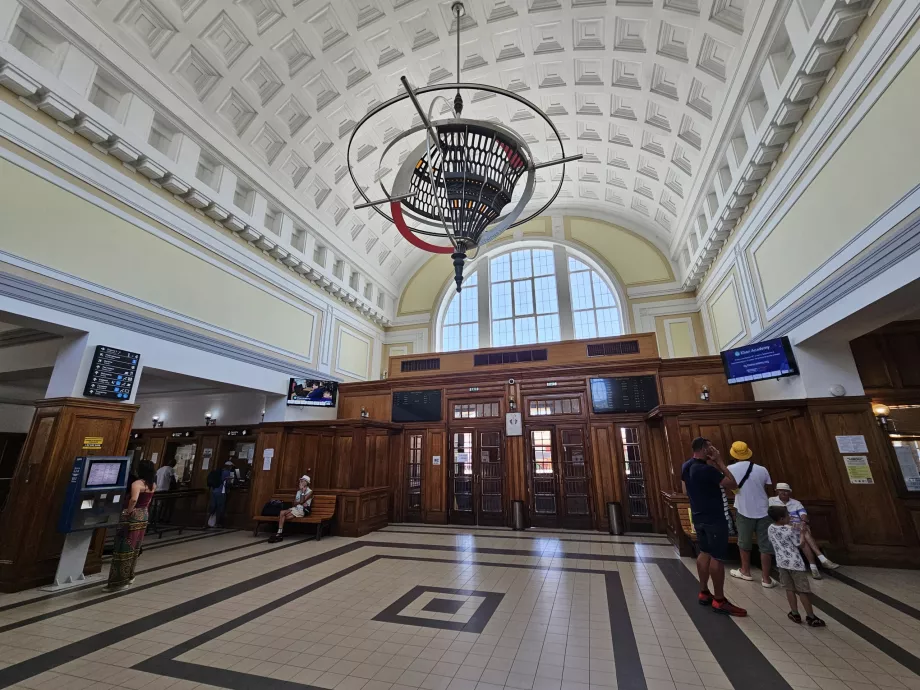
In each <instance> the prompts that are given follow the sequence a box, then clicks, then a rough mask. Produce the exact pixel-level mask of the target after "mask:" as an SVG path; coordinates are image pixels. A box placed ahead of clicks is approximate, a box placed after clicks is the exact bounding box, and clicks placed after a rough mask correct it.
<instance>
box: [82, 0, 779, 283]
mask: <svg viewBox="0 0 920 690" xmlns="http://www.w3.org/2000/svg"><path fill="white" fill-rule="evenodd" d="M70 1H71V4H72V5H74V6H75V7H78V8H79V9H80V10H81V11H82V12H83V13H84V14H85V15H86V16H87V17H89V18H90V19H92V20H93V21H94V22H95V23H96V24H97V25H98V26H99V27H101V28H102V29H103V31H104V32H105V34H106V35H107V36H108V38H109V39H110V40H112V41H114V42H115V43H117V44H118V45H120V46H122V47H123V48H125V49H127V50H128V51H129V52H130V53H131V54H132V55H134V56H135V58H136V59H137V60H138V61H139V62H140V63H141V64H143V65H144V66H145V67H146V69H148V70H149V71H150V73H151V76H152V77H154V78H156V79H157V80H158V81H160V82H161V83H164V84H166V85H168V87H169V88H170V89H171V90H172V92H173V93H174V94H176V96H177V97H178V98H180V99H181V100H182V101H184V102H185V103H186V104H187V105H188V106H189V107H191V108H192V109H193V110H194V111H196V112H197V113H198V114H199V115H201V116H202V117H203V118H204V120H205V121H206V122H208V123H209V126H213V127H216V128H217V129H218V130H219V131H220V133H221V134H222V135H223V137H224V139H225V140H226V141H227V142H230V143H229V144H228V145H232V146H233V147H235V148H237V149H239V150H242V151H244V152H245V153H246V155H247V157H248V158H249V159H250V163H251V165H253V166H256V167H258V168H259V169H261V171H262V172H263V173H264V172H267V173H269V174H270V175H271V177H272V178H273V179H274V180H275V181H276V182H277V183H278V184H279V185H281V186H282V187H283V188H284V189H285V191H287V192H288V193H293V194H295V195H297V197H298V198H299V199H301V200H302V201H303V203H304V205H305V206H306V207H307V208H309V209H310V210H311V211H315V214H316V218H318V219H319V221H320V223H321V224H322V225H324V226H325V227H323V228H316V225H317V223H316V222H315V221H312V222H310V223H309V225H310V227H312V228H314V229H315V230H316V231H317V232H319V233H322V232H329V233H334V234H336V235H337V236H338V237H339V238H340V239H341V240H343V241H346V242H350V243H352V246H353V247H354V248H355V249H356V250H357V251H360V252H361V253H362V254H364V255H367V256H368V257H372V258H373V259H379V260H378V261H374V263H378V264H379V265H380V267H381V272H385V273H388V274H389V276H388V278H389V279H390V280H393V281H394V282H395V283H397V284H400V283H403V282H404V281H405V280H406V278H407V277H408V275H409V274H410V273H411V272H412V271H413V270H414V268H415V266H416V265H417V264H418V261H419V260H420V259H421V254H420V250H417V249H414V248H412V247H411V246H410V245H409V244H408V243H407V242H406V241H405V240H403V239H402V238H401V237H400V236H399V235H398V233H397V232H396V231H395V229H394V228H392V226H391V225H390V224H389V223H387V222H386V221H384V220H383V219H382V218H380V217H378V216H376V215H374V214H373V212H372V211H370V210H362V211H354V210H353V208H352V206H353V204H354V203H355V198H356V197H355V189H354V185H353V184H352V182H351V180H350V178H349V177H348V175H347V174H346V167H345V148H346V146H347V143H348V138H349V134H350V131H351V129H352V127H353V126H354V123H355V122H357V121H358V120H360V118H361V117H362V116H363V115H364V114H365V113H366V112H367V111H368V109H369V108H371V107H373V106H374V105H375V104H377V103H379V102H381V101H383V100H386V99H389V98H391V97H393V96H395V95H396V94H397V89H398V87H399V78H400V76H401V75H406V76H407V77H408V79H409V81H410V82H411V83H412V84H413V85H417V86H423V85H426V84H432V83H438V82H442V81H443V82H450V81H454V80H455V78H456V74H455V72H456V65H455V61H456V52H455V51H456V47H455V40H456V39H455V35H454V34H453V31H454V29H455V27H454V26H452V24H453V21H452V16H451V12H450V6H451V2H450V0H447V1H445V2H442V1H439V0H337V1H336V2H326V0H299V1H298V0H70ZM763 4H764V3H763V0H465V5H466V11H467V16H466V18H465V19H464V26H463V30H462V33H461V37H462V40H461V51H460V52H461V57H460V59H461V63H462V65H463V69H462V75H461V76H462V80H463V81H466V82H481V83H486V84H491V85H495V86H501V87H504V88H507V89H510V90H513V91H515V92H517V93H518V94H520V95H522V96H524V97H525V98H527V99H529V100H531V101H532V102H534V103H535V104H536V105H537V106H539V107H540V108H542V109H543V110H544V111H545V112H547V113H548V114H549V115H550V116H551V117H552V119H553V121H554V122H555V123H556V125H557V127H558V128H559V130H560V131H561V132H562V133H563V135H564V137H565V138H566V139H567V140H566V141H565V142H564V143H565V151H566V154H572V153H582V154H584V156H585V159H584V160H582V161H580V162H578V163H576V164H572V165H569V166H566V170H565V172H566V175H565V181H564V184H563V191H562V193H561V195H560V198H559V200H558V203H559V204H560V205H563V206H565V208H566V209H568V212H572V211H575V212H577V211H578V210H579V209H584V210H585V211H595V212H599V213H603V214H605V215H606V216H608V217H610V218H611V219H613V220H618V221H619V222H621V223H622V224H624V225H626V226H628V227H630V228H632V229H634V230H638V231H640V232H642V233H644V234H646V235H647V236H649V237H650V238H653V239H655V240H656V242H657V243H658V244H659V246H667V244H668V243H669V241H670V240H671V238H672V236H673V234H674V232H675V231H676V230H679V229H678V228H676V227H675V226H676V224H677V219H678V218H679V217H680V216H681V213H682V211H683V210H684V205H685V204H687V203H690V200H689V199H688V195H689V193H690V191H691V190H692V189H694V188H696V187H698V186H699V185H695V184H694V182H695V176H698V175H700V174H701V172H705V167H706V166H705V165H704V161H703V160H702V157H703V155H704V153H705V152H706V150H707V144H708V143H709V142H710V139H712V138H714V137H716V138H718V137H721V136H722V133H721V132H718V131H715V123H716V122H718V120H719V115H720V112H721V111H722V109H723V108H726V107H727V106H731V105H732V104H730V103H726V102H725V100H726V98H725V97H726V93H728V91H729V90H730V86H731V84H732V82H733V81H734V80H735V78H736V76H739V75H736V69H737V65H738V64H739V62H740V61H741V57H742V55H743V54H744V53H745V51H748V50H753V48H751V46H753V47H754V48H756V46H757V44H758V43H759V42H760V40H761V38H762V36H758V35H753V34H754V33H755V32H754V31H753V30H752V28H751V27H752V26H753V25H754V24H755V22H754V21H753V17H756V16H757V14H758V13H759V12H760V11H761V9H763V7H762V6H763ZM767 5H769V3H767ZM764 24H765V23H764V22H760V23H759V24H758V25H760V26H763V25H764ZM115 67H116V68H117V65H116V66H115ZM740 76H741V77H742V78H744V77H746V75H740ZM151 102H152V101H151ZM400 112H407V111H400ZM463 114H464V117H470V118H476V119H490V118H497V119H498V121H500V122H502V123H504V124H506V125H508V126H510V127H512V128H513V129H515V130H516V131H518V132H519V133H520V134H521V135H522V136H523V137H524V138H525V139H526V141H528V143H529V144H530V146H531V149H532V151H533V152H534V154H535V155H536V156H537V158H539V159H541V160H548V159H551V158H554V157H556V156H558V154H559V152H558V150H556V149H555V148H554V147H553V146H551V145H549V144H548V143H547V139H548V138H551V137H550V132H549V131H548V128H547V127H545V126H544V125H543V123H542V122H540V121H539V120H537V119H523V118H524V117H525V115H526V113H524V112H523V111H519V109H518V108H516V107H513V106H510V105H509V103H508V102H507V101H504V100H503V99H500V98H493V99H489V100H482V101H479V102H470V101H469V99H468V100H467V104H466V109H465V111H464V113H463ZM410 116H411V112H410V114H409V115H407V116H405V118H395V119H391V120H389V121H383V120H382V119H378V120H377V122H376V124H377V127H376V128H375V129H372V130H370V131H368V133H367V136H366V137H362V138H361V141H360V142H359V145H360V146H363V147H365V152H364V155H365V156H366V157H365V158H364V159H363V161H362V166H365V167H366V166H371V167H374V166H375V165H376V162H377V160H378V159H379V156H380V151H381V150H382V149H383V147H384V146H385V145H386V142H388V141H389V137H391V135H392V132H390V131H388V127H389V128H393V127H395V128H397V129H400V128H405V127H407V126H408V125H409V123H410V121H409V119H408V118H409V117H410ZM186 124H187V123H186ZM211 138H212V139H213V137H211ZM404 148H406V149H408V145H407V146H406V147H404ZM554 170H555V171H556V172H554V173H552V174H558V170H559V169H554ZM305 171H306V173H305V174H303V173H304V172H305ZM544 173H545V175H544V178H543V179H544V181H545V182H544V184H543V185H542V186H541V187H539V188H538V193H539V192H540V190H544V191H545V189H546V188H547V187H548V186H549V184H550V183H551V182H552V181H553V178H552V177H551V173H549V172H548V171H544ZM371 196H374V195H373V194H371ZM539 200H540V199H538V201H539ZM394 259H395V261H394Z"/></svg>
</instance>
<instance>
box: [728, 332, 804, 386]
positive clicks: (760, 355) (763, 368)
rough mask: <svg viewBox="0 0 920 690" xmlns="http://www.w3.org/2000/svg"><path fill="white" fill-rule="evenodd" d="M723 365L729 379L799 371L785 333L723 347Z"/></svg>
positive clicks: (742, 380)
mask: <svg viewBox="0 0 920 690" xmlns="http://www.w3.org/2000/svg"><path fill="white" fill-rule="evenodd" d="M722 365H723V366H724V367H725V378H727V379H728V382H729V383H747V382H748V381H762V380H763V379H778V378H782V377H784V376H795V375H797V374H798V373H799V367H798V365H797V364H796V363H795V355H794V354H793V353H792V346H791V345H790V344H789V338H787V337H786V336H783V337H782V338H774V339H773V340H765V341H764V342H762V343H751V344H750V345H745V346H744V347H736V348H734V349H732V350H725V351H724V352H723V353H722Z"/></svg>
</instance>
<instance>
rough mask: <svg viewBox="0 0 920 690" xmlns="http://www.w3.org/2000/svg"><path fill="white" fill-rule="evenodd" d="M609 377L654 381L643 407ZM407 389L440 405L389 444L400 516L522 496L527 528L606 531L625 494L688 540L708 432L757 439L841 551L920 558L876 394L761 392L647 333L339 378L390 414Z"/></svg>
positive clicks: (432, 518)
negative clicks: (514, 425)
mask: <svg viewBox="0 0 920 690" xmlns="http://www.w3.org/2000/svg"><path fill="white" fill-rule="evenodd" d="M649 377H650V379H651V383H650V384H649ZM605 378H606V379H618V380H620V379H622V380H624V381H626V383H625V384H624V385H627V384H629V381H632V380H635V386H634V388H636V389H637V390H638V388H640V387H642V386H646V384H649V385H650V386H651V393H649V392H648V391H646V392H645V393H643V394H642V396H640V397H642V399H643V400H644V401H645V402H644V405H645V407H644V408H643V407H642V406H639V407H636V406H634V409H631V410H630V409H627V408H628V407H629V405H625V406H621V409H619V410H618V411H612V412H611V411H606V410H609V405H608V404H607V403H609V401H607V402H606V403H604V404H601V405H599V404H598V400H599V398H603V397H605V396H609V391H610V390H611V388H610V387H609V386H608V387H606V388H605V387H604V385H601V384H599V383H597V382H595V381H594V380H596V379H605ZM639 379H642V382H641V383H640V382H639ZM629 385H632V384H629ZM617 390H619V389H617ZM652 393H653V394H654V398H655V399H654V400H652V401H651V403H650V402H649V400H650V399H651V397H652ZM423 394H424V395H423ZM412 396H414V398H413V397H412ZM643 396H644V397H643ZM410 398H412V399H419V400H427V401H428V402H429V404H430V403H431V402H432V401H433V400H435V399H436V400H437V401H438V409H437V411H436V414H433V415H431V416H426V417H425V418H424V419H419V420H417V421H404V422H403V423H402V432H401V434H398V435H397V437H396V439H397V440H395V441H393V442H391V445H392V446H393V449H394V450H393V452H394V453H395V454H396V456H397V457H396V458H395V459H394V460H393V461H392V462H391V468H392V470H391V475H390V482H391V488H390V495H391V506H390V511H389V512H390V520H391V521H393V522H421V523H432V524H442V523H450V524H458V525H483V526H506V527H507V526H511V525H512V507H513V504H514V502H515V501H521V502H523V504H524V508H525V514H526V518H527V524H528V525H530V526H541V527H562V528H569V529H594V530H607V529H608V527H609V525H608V517H607V504H608V502H616V503H619V504H620V506H621V508H622V511H623V517H624V520H625V523H626V529H627V531H652V532H659V533H667V534H668V535H669V536H670V537H671V539H672V541H673V543H674V544H675V545H677V546H683V547H684V548H685V549H686V546H687V541H686V539H685V538H684V537H683V535H682V533H681V530H680V520H679V518H680V511H681V510H684V511H685V510H686V507H687V502H686V497H685V496H684V495H683V494H682V493H681V482H680V468H681V465H682V463H683V462H684V461H685V460H686V459H687V458H688V457H690V454H691V451H690V442H691V441H692V439H693V438H694V437H696V436H700V435H701V436H705V437H707V438H710V439H711V440H712V441H713V443H715V444H716V445H717V446H718V447H720V448H721V449H722V451H723V454H724V455H725V456H727V455H728V448H729V447H730V446H731V443H732V442H733V441H745V442H747V443H748V444H749V445H750V446H751V448H752V449H753V450H754V452H755V456H754V459H755V461H756V462H759V463H760V464H763V465H765V466H766V467H767V469H768V470H769V471H770V474H771V476H772V477H773V479H774V481H776V482H779V481H785V482H788V483H790V484H791V485H792V486H793V490H794V493H795V495H796V497H797V498H799V499H800V500H802V501H803V502H804V503H805V505H806V506H807V507H808V509H809V512H810V513H811V515H812V520H813V525H814V531H815V533H816V535H817V537H818V538H819V540H821V541H823V542H824V544H825V545H826V546H827V548H828V552H829V554H830V555H831V556H832V557H834V558H835V560H836V559H840V560H841V562H849V563H876V564H882V563H885V564H892V565H914V566H917V565H920V555H918V553H920V550H918V549H917V548H916V546H917V545H918V544H920V540H918V529H920V527H918V525H920V520H918V519H917V518H916V517H915V514H912V513H911V512H910V511H909V510H908V509H907V508H906V507H905V505H904V504H903V502H900V501H898V500H897V491H896V487H895V482H894V472H895V471H896V469H897V464H896V460H894V459H893V458H892V454H891V451H890V448H889V444H887V442H886V439H885V438H884V435H883V434H882V433H881V432H880V430H879V428H878V425H877V424H876V422H875V420H874V419H873V417H872V414H871V410H870V406H869V400H868V398H865V397H845V398H821V399H812V400H783V401H771V402H758V401H755V400H754V398H753V394H752V391H751V388H750V386H749V385H747V384H742V385H736V386H729V385H728V383H727V381H726V379H725V375H724V372H723V368H722V363H721V359H720V358H719V357H693V358H686V359H664V360H662V359H660V358H659V356H658V351H657V347H656V342H655V336H654V335H653V334H635V335H629V336H622V337H618V338H607V339H598V340H591V341H578V342H566V343H554V344H544V345H531V346H525V347H515V348H510V347H509V348H501V349H489V350H475V351H466V352H454V353H430V354H423V355H408V356H402V357H392V358H390V362H389V377H388V378H387V379H386V380H383V381H373V382H366V383H348V384H342V385H341V386H340V388H339V413H340V415H341V416H343V417H346V418H353V417H358V416H359V415H360V414H361V412H362V410H363V411H365V412H366V413H367V415H368V416H369V417H370V418H371V419H375V420H380V421H381V422H390V421H391V420H392V419H393V417H392V415H393V412H394V399H395V400H396V401H397V407H398V405H399V404H400V401H403V400H407V399H410ZM627 402H628V401H627ZM605 407H606V410H605ZM430 412H431V410H428V409H426V410H425V414H429V413H430ZM510 412H518V413H520V421H519V429H520V431H517V430H512V429H511V428H509V427H508V426H507V425H506V423H507V422H508V420H507V419H506V415H507V414H508V413H510ZM837 436H863V437H864V438H865V440H866V444H867V447H868V452H867V453H866V456H867V462H868V464H869V466H870V468H871V471H872V474H873V477H874V482H873V483H872V484H856V483H852V482H851V481H850V479H849V478H848V474H847V471H846V465H845V462H844V459H843V456H842V454H841V452H840V451H839V449H838V446H837V441H836V437H837Z"/></svg>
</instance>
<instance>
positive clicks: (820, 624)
mask: <svg viewBox="0 0 920 690" xmlns="http://www.w3.org/2000/svg"><path fill="white" fill-rule="evenodd" d="M786 618H788V619H789V620H791V621H792V622H793V623H799V624H801V623H802V616H801V614H800V613H799V612H798V611H790V612H789V613H787V614H786ZM805 623H806V625H808V627H809V628H826V627H827V623H825V622H824V621H823V620H821V619H820V618H818V617H817V616H805Z"/></svg>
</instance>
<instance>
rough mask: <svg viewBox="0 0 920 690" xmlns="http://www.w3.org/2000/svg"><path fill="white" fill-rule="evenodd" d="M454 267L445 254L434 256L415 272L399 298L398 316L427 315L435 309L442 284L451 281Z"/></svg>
mask: <svg viewBox="0 0 920 690" xmlns="http://www.w3.org/2000/svg"><path fill="white" fill-rule="evenodd" d="M453 275H454V266H453V262H452V261H451V258H450V256H448V255H447V254H435V255H434V256H432V257H431V258H430V259H428V261H427V262H425V263H424V264H422V267H421V268H420V269H418V271H416V272H415V275H413V276H412V277H411V278H410V279H409V282H408V283H407V284H406V287H405V289H403V293H402V296H401V297H400V298H399V309H397V312H396V313H397V314H398V315H399V316H406V315H408V314H422V313H424V314H429V313H431V312H432V311H433V310H434V308H435V300H437V298H438V294H440V292H441V289H442V288H443V287H444V283H446V282H447V280H448V279H450V280H453Z"/></svg>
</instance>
